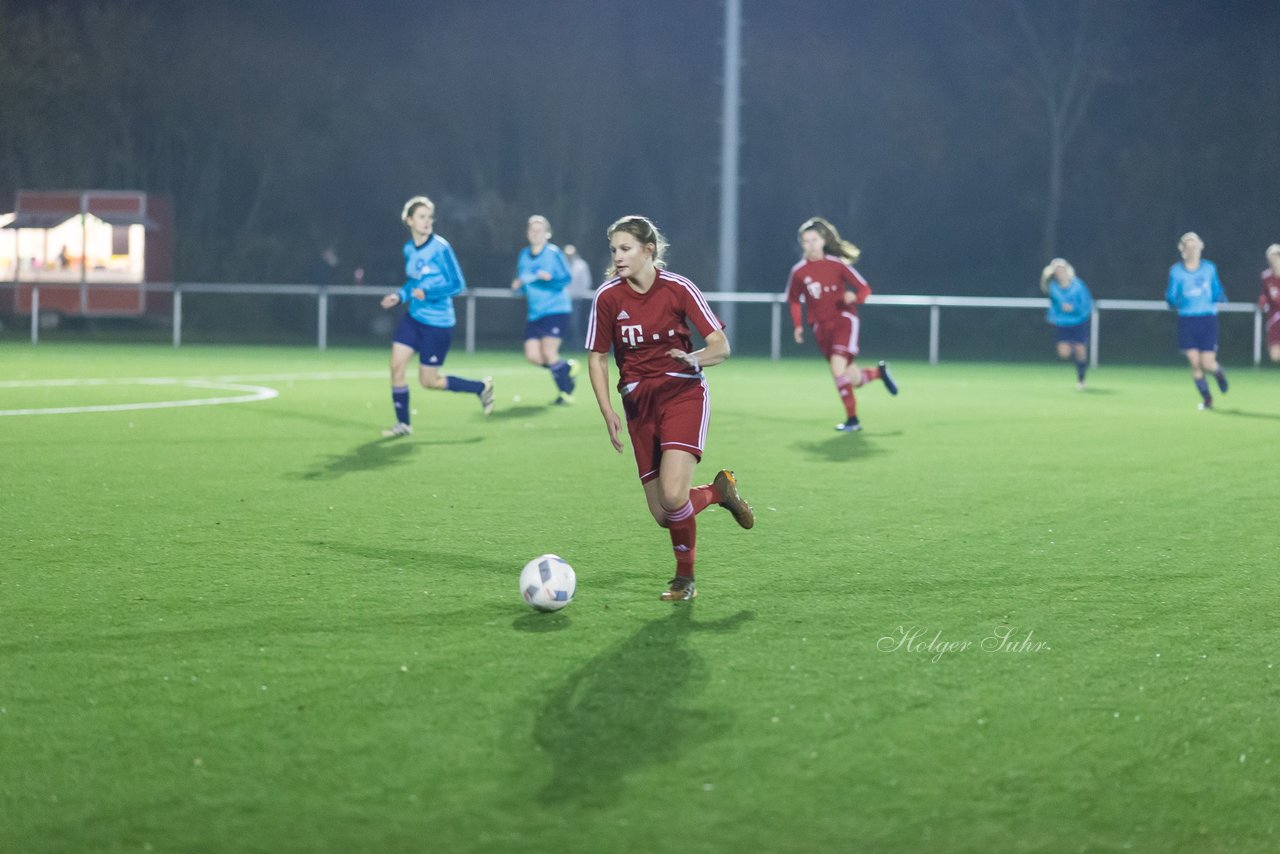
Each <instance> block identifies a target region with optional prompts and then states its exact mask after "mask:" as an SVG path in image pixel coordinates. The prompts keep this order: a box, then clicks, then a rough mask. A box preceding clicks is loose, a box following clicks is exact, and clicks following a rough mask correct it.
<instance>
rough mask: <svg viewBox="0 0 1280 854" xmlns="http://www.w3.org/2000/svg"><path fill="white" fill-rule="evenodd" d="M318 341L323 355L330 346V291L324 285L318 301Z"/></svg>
mask: <svg viewBox="0 0 1280 854" xmlns="http://www.w3.org/2000/svg"><path fill="white" fill-rule="evenodd" d="M316 341H317V343H318V345H319V347H320V352H321V353H323V352H324V351H325V350H326V349H327V348H328V346H329V289H328V288H327V287H325V286H324V285H321V286H320V291H319V294H318V298H317V299H316Z"/></svg>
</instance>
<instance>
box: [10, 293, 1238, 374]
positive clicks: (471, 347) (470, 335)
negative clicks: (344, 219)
mask: <svg viewBox="0 0 1280 854" xmlns="http://www.w3.org/2000/svg"><path fill="white" fill-rule="evenodd" d="M19 287H22V288H29V289H30V311H31V343H32V344H36V343H38V342H39V340H40V290H41V288H45V289H51V288H54V287H61V288H67V287H79V286H77V285H50V284H47V283H45V284H42V285H41V284H34V283H28V282H22V283H14V282H0V290H4V289H16V288H19ZM92 287H94V288H103V289H107V288H128V289H131V290H135V291H136V290H138V289H139V288H144V289H145V290H146V291H148V292H157V293H165V294H170V295H171V296H172V298H173V309H172V315H173V317H172V323H173V346H175V347H180V346H182V298H183V295H184V294H197V293H198V294H253V295H257V296H268V295H289V296H305V297H314V298H315V300H316V346H317V347H319V349H321V350H324V349H326V348H327V347H328V343H329V298H330V297H331V296H344V297H363V298H366V299H371V300H372V299H381V298H382V296H383V295H384V294H385V293H387V291H386V290H384V289H379V288H373V287H367V286H357V285H254V284H207V283H185V282H184V283H179V284H174V285H145V286H140V285H93V286H92ZM705 295H706V297H707V299H708V300H709V301H710V302H712V303H735V304H749V303H764V304H768V305H769V356H770V358H772V359H775V360H776V359H779V358H781V355H782V335H783V330H784V324H783V318H784V308H785V306H786V298H785V296H784V295H782V294H777V293H751V292H737V293H723V292H718V291H706V292H705ZM459 299H460V300H461V301H462V303H463V306H462V325H463V335H464V342H465V347H466V351H467V352H468V353H472V352H475V349H476V305H477V303H478V302H479V301H480V300H488V299H497V300H511V299H522V297H521V296H520V295H519V294H517V293H516V292H514V291H512V290H511V289H510V288H471V289H470V290H468V291H467V293H466V294H465V295H464V296H462V297H460V298H459ZM867 304H868V305H870V306H878V305H883V306H910V307H919V308H927V309H928V310H929V364H931V365H933V364H937V362H938V360H939V357H940V353H939V350H940V346H939V341H940V330H941V327H942V309H944V308H949V309H956V308H988V309H991V308H994V309H1024V310H1026V309H1035V310H1040V311H1043V310H1044V309H1045V307H1046V300H1045V299H1044V298H1031V297H963V296H928V295H898V294H873V295H872V296H871V298H870V299H868V300H867ZM1218 310H1219V311H1220V312H1229V313H1251V314H1253V316H1254V317H1253V363H1254V364H1255V365H1256V364H1259V363H1260V362H1261V361H1262V339H1263V326H1262V313H1261V312H1260V311H1259V310H1258V307H1257V305H1255V304H1254V303H1248V302H1229V303H1224V304H1222V305H1219V306H1218ZM1113 311H1148V312H1168V311H1169V308H1168V306H1166V305H1165V303H1164V302H1163V301H1161V300H1126V299H1099V300H1095V302H1094V308H1093V328H1092V332H1091V340H1090V347H1089V358H1090V362H1091V363H1092V364H1093V365H1094V366H1095V367H1096V366H1097V364H1098V350H1099V346H1100V345H1101V343H1102V326H1103V324H1102V315H1103V314H1104V313H1108V312H1113ZM787 321H788V324H787V327H789V321H790V318H789V317H788V318H787Z"/></svg>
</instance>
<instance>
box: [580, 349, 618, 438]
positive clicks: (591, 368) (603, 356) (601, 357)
mask: <svg viewBox="0 0 1280 854" xmlns="http://www.w3.org/2000/svg"><path fill="white" fill-rule="evenodd" d="M587 376H589V377H590V378H591V390H592V391H593V392H595V394H596V403H597V404H599V406H600V415H601V416H602V417H603V418H604V426H605V427H606V428H607V429H608V431H609V441H610V442H611V443H613V449H614V450H615V451H617V452H618V453H622V440H621V439H620V438H618V436H619V433H620V432H621V430H622V419H621V418H620V417H619V416H618V413H617V411H616V410H614V408H613V400H612V399H611V398H610V396H609V354H608V353H596V352H591V353H588V354H587Z"/></svg>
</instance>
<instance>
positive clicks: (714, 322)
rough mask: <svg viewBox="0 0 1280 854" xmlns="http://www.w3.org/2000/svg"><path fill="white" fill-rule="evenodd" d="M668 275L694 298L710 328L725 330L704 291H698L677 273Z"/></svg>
mask: <svg viewBox="0 0 1280 854" xmlns="http://www.w3.org/2000/svg"><path fill="white" fill-rule="evenodd" d="M666 275H668V276H670V277H671V278H672V279H674V280H675V281H676V283H677V284H679V285H681V286H683V287H684V289H685V290H687V291H688V292H689V293H690V294H691V295H692V296H693V299H694V302H696V303H697V304H698V308H700V309H702V313H703V315H704V317H703V319H704V320H706V321H707V324H708V325H709V326H711V327H713V328H714V329H724V324H723V323H721V322H720V318H718V317H716V313H715V312H714V311H712V310H711V306H710V305H708V304H707V298H706V297H704V296H703V295H702V291H700V290H698V286H697V285H695V284H694V283H693V282H691V281H689V280H688V279H686V278H685V277H684V276H680V275H677V274H675V273H667V274H666Z"/></svg>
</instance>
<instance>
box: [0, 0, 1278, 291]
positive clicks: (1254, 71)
mask: <svg viewBox="0 0 1280 854" xmlns="http://www.w3.org/2000/svg"><path fill="white" fill-rule="evenodd" d="M743 9H744V29H743V53H744V67H743V103H742V129H743V144H742V149H741V153H742V161H741V165H742V183H741V191H742V195H741V235H740V237H741V240H740V251H739V272H740V276H739V279H740V282H739V287H740V288H741V289H743V290H779V289H781V287H782V285H783V283H784V280H785V276H786V273H787V270H788V268H789V267H790V265H791V264H792V263H793V262H794V260H795V259H796V257H797V255H798V248H797V245H796V241H795V230H796V227H797V226H798V225H799V224H800V222H802V221H803V220H804V219H805V218H807V217H809V216H811V215H815V214H821V215H824V216H827V217H828V218H830V219H831V220H833V221H834V222H835V223H836V224H837V226H839V227H840V228H841V230H842V231H843V232H844V234H845V236H846V237H849V238H850V239H852V240H854V242H856V243H858V244H859V245H860V246H861V247H862V249H863V253H864V255H863V258H864V260H863V262H862V263H861V264H860V269H862V270H863V272H864V273H865V274H866V275H867V277H868V278H869V279H870V280H871V282H872V285H873V286H874V287H875V288H876V290H877V291H878V292H882V293H969V294H997V295H1004V294H1007V295H1030V294H1032V293H1034V292H1036V288H1037V285H1038V274H1039V270H1040V268H1041V267H1042V266H1043V265H1044V263H1045V262H1046V261H1047V260H1048V256H1049V255H1050V254H1055V255H1057V254H1060V255H1065V256H1067V257H1068V258H1069V259H1070V260H1071V261H1072V262H1073V263H1074V264H1075V266H1076V268H1077V271H1078V272H1079V273H1080V274H1081V275H1082V277H1084V278H1085V279H1086V280H1087V281H1088V282H1089V283H1090V285H1091V286H1092V287H1093V289H1094V291H1095V293H1096V294H1098V295H1100V296H1104V297H1105V296H1124V297H1141V298H1158V297H1159V296H1160V294H1161V293H1162V291H1163V286H1164V278H1165V271H1166V270H1167V269H1168V266H1169V264H1170V263H1172V262H1173V261H1174V260H1176V258H1177V255H1176V250H1175V246H1174V244H1175V242H1176V240H1177V238H1178V235H1180V234H1181V233H1182V232H1184V231H1187V230H1192V229H1194V230H1196V231H1198V232H1200V233H1201V235H1202V236H1203V237H1204V238H1205V240H1206V243H1207V249H1206V256H1207V257H1209V258H1211V259H1213V260H1215V261H1217V262H1218V264H1219V266H1220V268H1221V270H1222V274H1223V280H1224V284H1225V285H1226V288H1227V291H1228V294H1229V295H1230V296H1231V298H1232V299H1252V297H1253V295H1254V291H1255V290H1256V277H1257V271H1258V270H1260V269H1261V268H1262V267H1263V265H1264V260H1263V250H1264V249H1265V247H1266V246H1267V245H1268V244H1270V243H1272V242H1276V241H1280V213H1278V212H1277V204H1276V199H1277V198H1280V169H1278V168H1277V160H1278V158H1280V60H1278V59H1277V56H1278V54H1277V52H1276V50H1275V45H1277V44H1280V4H1275V3H1262V4H1259V3H1250V2H1226V3H1203V2H1200V3H1194V2H1185V0H1119V2H1102V3H1086V2H1054V0H1043V2H1036V1H1035V0H1026V2H1023V3H1017V2H1013V0H1009V1H1008V2H1005V0H953V2H919V0H894V1H893V2H888V0H886V2H826V0H788V2H785V3H775V2H764V0H744V3H743ZM722 21H723V6H722V4H721V3H719V2H713V1H712V0H707V2H697V1H696V0H695V2H689V0H683V2H673V1H672V0H651V2H646V3H642V4H630V3H628V4H622V3H602V2H586V0H546V2H542V3H537V4H529V3H520V2H509V1H508V0H479V2H477V0H468V2H400V0H396V2H388V0H383V1H382V2H376V0H375V2H364V3H352V2H329V0H321V1H320V2H301V0H274V2H236V3H224V2H210V3H195V2H185V0H177V2H147V0H137V2H126V0H121V2H101V3H88V2H59V0H50V2H40V3H33V2H13V0H8V2H5V0H0V110H3V114H4V116H5V121H4V122H3V124H2V125H0V198H8V197H11V194H12V192H13V191H14V190H17V189H20V188H62V187H98V188H112V189H144V190H149V191H153V192H164V193H169V194H171V195H172V196H173V198H174V202H175V208H176V211H177V219H178V229H179V234H178V237H179V247H178V248H179V251H178V276H179V277H181V278H184V279H187V280H205V281H209V280H237V281H264V282H266V281H308V280H309V279H310V278H311V277H312V273H313V271H314V269H315V258H316V257H317V255H318V253H319V251H320V250H321V249H323V248H324V247H325V246H327V245H333V246H334V247H335V248H336V250H337V252H338V254H339V256H340V258H341V265H340V270H339V276H340V277H349V276H350V272H351V270H352V269H353V268H354V267H356V266H363V267H365V268H366V269H367V270H368V271H369V274H370V276H371V278H373V279H376V280H379V281H381V280H384V279H385V280H386V281H388V282H392V281H393V280H394V278H395V275H396V266H397V263H398V247H399V244H400V242H401V240H402V239H403V229H402V227H401V226H400V224H399V221H398V215H399V210H400V205H401V203H402V202H403V201H404V200H405V199H406V198H408V197H409V196H411V195H415V194H419V193H425V194H427V195H429V196H431V197H432V198H434V199H435V200H436V201H437V203H438V206H439V209H438V217H437V229H438V230H439V232H440V233H441V234H444V235H445V236H447V237H449V239H450V240H451V241H452V242H453V243H454V245H455V247H456V249H457V250H458V254H459V257H460V259H461V261H462V264H463V266H464V269H465V270H466V271H467V274H468V278H469V279H470V281H471V282H472V284H475V285H490V286H492V285H499V284H501V283H502V282H504V281H507V280H509V277H510V272H511V268H512V266H513V264H514V260H515V256H516V253H517V252H518V250H519V248H520V247H521V245H522V242H523V232H524V225H523V224H524V221H525V219H526V218H527V216H528V215H529V214H531V213H535V212H536V213H542V214H545V215H546V216H548V217H549V218H550V219H551V221H552V223H553V224H554V226H555V228H556V235H555V240H556V241H557V242H560V243H575V244H577V245H579V247H581V248H582V249H583V251H584V255H585V256H586V257H587V259H588V260H589V261H590V262H591V263H592V265H593V268H594V269H595V270H596V272H600V271H601V268H602V265H603V260H604V236H603V235H604V229H605V227H606V226H607V225H608V224H609V223H610V222H611V221H612V220H613V219H615V218H616V217H617V216H619V215H622V214H626V213H633V212H634V213H643V214H646V215H649V216H651V217H652V218H654V219H655V220H656V221H657V222H658V223H659V225H660V226H661V227H663V228H664V230H665V231H666V232H667V235H668V237H669V238H670V241H671V244H672V254H671V263H672V267H673V268H674V269H677V270H680V271H681V272H684V273H686V274H688V275H689V276H690V277H692V278H694V279H695V280H696V281H698V282H700V283H701V284H703V286H704V287H707V288H712V287H714V286H715V281H716V272H717V256H716V234H717V223H718V210H717V201H718V180H719V151H720V138H719V130H720V115H719V114H720V99H721V88H720V77H721V61H722V53H721V51H722V41H721V38H722ZM1073 99H1074V100H1073ZM1082 102H1083V104H1082ZM1081 106H1083V108H1082V109H1081ZM1055 107H1062V108H1063V114H1064V115H1066V116H1068V117H1067V118H1066V119H1064V122H1065V124H1066V125H1067V126H1068V127H1069V129H1064V128H1063V127H1058V128H1057V129H1056V130H1055V125H1054V117H1053V109H1054V108H1055ZM1073 109H1074V110H1076V111H1077V112H1078V116H1077V117H1076V118H1074V119H1073V118H1070V113H1071V112H1072V110H1073ZM1055 139H1057V140H1058V142H1059V143H1060V144H1061V145H1060V149H1059V155H1060V161H1059V162H1060V168H1059V175H1060V177H1061V181H1062V184H1061V195H1060V198H1059V199H1058V200H1057V204H1056V205H1055V204H1053V203H1052V194H1051V192H1050V189H1049V188H1050V180H1051V174H1052V169H1051V164H1052V157H1053V144H1054V140H1055ZM1053 219H1056V225H1053V226H1052V227H1050V226H1049V225H1048V223H1049V221H1050V220H1053Z"/></svg>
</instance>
